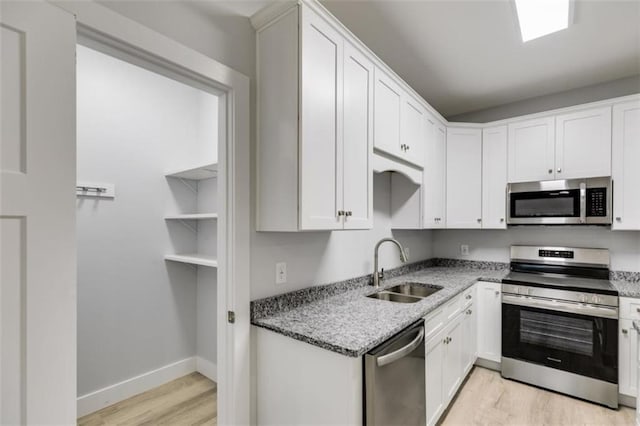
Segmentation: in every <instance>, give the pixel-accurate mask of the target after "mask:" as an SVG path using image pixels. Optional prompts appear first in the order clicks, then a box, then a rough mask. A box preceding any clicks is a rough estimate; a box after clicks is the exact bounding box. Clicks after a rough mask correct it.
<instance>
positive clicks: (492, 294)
mask: <svg viewBox="0 0 640 426" xmlns="http://www.w3.org/2000/svg"><path fill="white" fill-rule="evenodd" d="M477 286H478V287H477V290H476V291H477V298H476V300H477V303H476V309H477V313H478V316H477V326H478V358H483V359H486V360H489V361H494V362H500V358H501V356H502V355H501V354H502V286H501V284H499V283H489V282H482V281H481V282H479V283H478V284H477Z"/></svg>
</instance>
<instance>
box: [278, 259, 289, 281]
mask: <svg viewBox="0 0 640 426" xmlns="http://www.w3.org/2000/svg"><path fill="white" fill-rule="evenodd" d="M286 282H287V263H286V262H278V263H276V284H284V283H286Z"/></svg>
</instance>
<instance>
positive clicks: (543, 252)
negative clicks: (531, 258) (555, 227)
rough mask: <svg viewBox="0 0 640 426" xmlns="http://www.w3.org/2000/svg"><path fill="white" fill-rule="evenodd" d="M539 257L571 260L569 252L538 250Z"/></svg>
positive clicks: (571, 254) (571, 256) (571, 253)
mask: <svg viewBox="0 0 640 426" xmlns="http://www.w3.org/2000/svg"><path fill="white" fill-rule="evenodd" d="M538 256H540V257H559V258H561V259H573V251H571V250H538Z"/></svg>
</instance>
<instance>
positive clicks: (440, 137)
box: [422, 116, 447, 229]
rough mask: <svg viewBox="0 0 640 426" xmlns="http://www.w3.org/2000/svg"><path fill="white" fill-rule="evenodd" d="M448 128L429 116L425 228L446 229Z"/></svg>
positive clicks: (425, 179) (424, 177)
mask: <svg viewBox="0 0 640 426" xmlns="http://www.w3.org/2000/svg"><path fill="white" fill-rule="evenodd" d="M446 161H447V128H446V127H445V126H444V125H443V124H442V123H440V122H438V121H436V120H435V118H433V117H432V116H427V143H426V158H425V167H424V172H423V174H422V176H423V180H424V182H423V184H422V186H423V191H424V197H423V199H424V201H423V203H424V208H423V222H422V223H423V225H424V227H425V228H431V229H437V228H444V227H445V225H446V223H445V205H446V198H445V197H446V181H445V177H446V176H445V175H446Z"/></svg>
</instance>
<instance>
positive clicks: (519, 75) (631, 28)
mask: <svg viewBox="0 0 640 426" xmlns="http://www.w3.org/2000/svg"><path fill="white" fill-rule="evenodd" d="M322 3H323V4H324V5H325V6H326V7H327V8H328V9H329V10H330V11H331V12H332V13H333V14H334V15H335V16H336V17H338V19H340V21H342V22H343V23H344V24H345V25H346V26H347V27H348V28H349V29H350V30H351V31H352V32H353V33H354V34H355V35H356V36H358V37H359V38H360V39H361V40H362V41H363V42H364V43H365V44H366V45H367V46H369V48H371V50H373V51H374V52H375V53H376V54H377V55H378V56H379V57H380V58H381V59H382V60H384V61H385V62H386V63H387V64H389V65H390V66H391V68H393V69H394V71H396V72H397V73H398V74H399V75H400V76H401V77H402V78H404V79H405V80H406V81H407V82H408V83H409V85H411V86H412V87H413V88H414V89H415V90H416V91H417V92H418V93H420V94H421V95H422V96H423V97H424V98H425V99H427V101H429V103H431V104H432V105H433V106H434V107H435V108H436V109H437V110H438V111H439V112H440V113H442V114H443V115H445V116H452V115H456V114H460V113H464V112H468V111H476V110H481V109H484V108H489V107H493V106H497V105H504V104H507V103H510V102H515V101H518V100H522V99H528V98H532V97H536V96H541V95H545V94H550V93H556V92H561V91H565V90H570V89H574V88H578V87H583V86H589V85H592V84H596V83H601V82H605V81H610V80H615V79H618V78H622V77H627V76H631V75H638V74H640V1H639V0H625V1H615V0H576V2H575V10H574V23H573V25H571V26H570V27H569V29H567V30H564V31H561V32H558V33H555V34H551V35H549V36H546V37H542V38H540V39H536V40H532V41H530V42H527V43H526V44H523V43H522V41H521V38H520V33H519V30H518V24H517V22H516V15H515V12H514V7H513V4H512V3H511V2H510V1H509V0H493V1H486V0H476V1H456V0H449V1H442V0H440V1H434V0H431V1H424V0H423V1H415V0H414V1H391V0H388V1H351V0H323V1H322Z"/></svg>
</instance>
